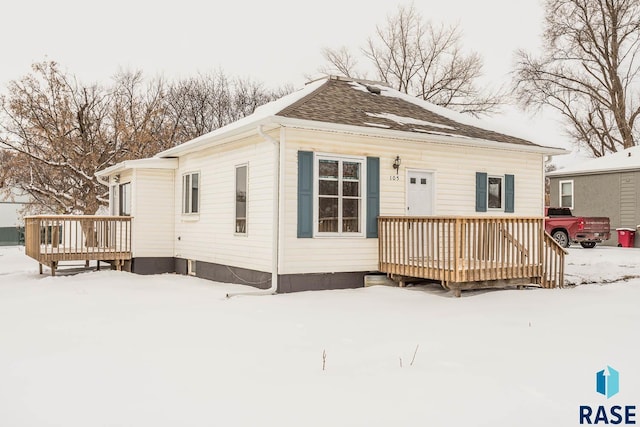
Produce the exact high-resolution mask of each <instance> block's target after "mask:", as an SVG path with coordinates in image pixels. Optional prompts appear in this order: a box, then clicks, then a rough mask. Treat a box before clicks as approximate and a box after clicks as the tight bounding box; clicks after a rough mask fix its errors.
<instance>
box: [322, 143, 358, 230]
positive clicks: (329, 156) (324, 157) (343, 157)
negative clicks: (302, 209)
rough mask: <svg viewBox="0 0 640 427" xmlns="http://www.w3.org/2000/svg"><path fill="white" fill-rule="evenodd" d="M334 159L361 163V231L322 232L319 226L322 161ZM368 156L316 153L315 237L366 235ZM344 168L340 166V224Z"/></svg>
mask: <svg viewBox="0 0 640 427" xmlns="http://www.w3.org/2000/svg"><path fill="white" fill-rule="evenodd" d="M321 160H334V161H338V162H353V163H359V164H360V218H359V226H358V228H359V230H360V231H359V232H357V233H352V232H345V231H339V232H337V233H334V232H321V231H319V230H318V228H319V225H320V223H319V208H320V200H319V198H320V194H319V193H320V188H319V187H320V161H321ZM366 176H367V158H366V157H364V156H347V155H336V154H325V153H315V154H314V157H313V237H341V238H350V237H357V238H364V237H365V236H366V232H365V231H366V230H365V228H366V218H367V203H366V202H367V198H366V195H367V187H366V185H367V180H366V179H365V178H366ZM341 182H342V168H341V167H339V168H338V224H339V225H341V224H342V198H343V196H342V185H340V183H341Z"/></svg>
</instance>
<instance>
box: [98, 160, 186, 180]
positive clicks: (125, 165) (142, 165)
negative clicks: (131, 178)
mask: <svg viewBox="0 0 640 427" xmlns="http://www.w3.org/2000/svg"><path fill="white" fill-rule="evenodd" d="M177 168H178V159H157V158H155V157H150V158H147V159H138V160H125V161H124V162H120V163H117V164H115V165H113V166H110V167H108V168H106V169H102V170H100V171H98V172H96V176H97V177H105V176H109V175H113V174H114V173H118V172H123V171H125V170H129V169H177Z"/></svg>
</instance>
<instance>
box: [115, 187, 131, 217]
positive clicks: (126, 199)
mask: <svg viewBox="0 0 640 427" xmlns="http://www.w3.org/2000/svg"><path fill="white" fill-rule="evenodd" d="M125 186H126V187H125ZM123 188H127V190H128V191H125V192H124V203H123V200H122V199H123V194H122V193H123V191H122V189H123ZM132 190H133V186H132V185H131V182H122V183H120V184H118V215H119V216H131V191H132ZM123 205H124V206H123ZM127 205H128V206H127ZM127 207H128V208H129V209H128V212H127V210H126V208H127Z"/></svg>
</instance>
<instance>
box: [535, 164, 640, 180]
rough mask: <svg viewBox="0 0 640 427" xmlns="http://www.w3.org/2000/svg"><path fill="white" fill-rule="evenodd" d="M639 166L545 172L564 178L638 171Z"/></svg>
mask: <svg viewBox="0 0 640 427" xmlns="http://www.w3.org/2000/svg"><path fill="white" fill-rule="evenodd" d="M639 170H640V168H638V167H637V166H629V167H623V168H616V169H611V168H602V169H588V170H579V169H576V170H568V171H564V170H562V169H560V170H557V171H553V172H547V174H546V175H547V176H548V177H549V178H564V177H569V176H577V175H581V176H582V175H603V174H607V173H618V172H637V171H639Z"/></svg>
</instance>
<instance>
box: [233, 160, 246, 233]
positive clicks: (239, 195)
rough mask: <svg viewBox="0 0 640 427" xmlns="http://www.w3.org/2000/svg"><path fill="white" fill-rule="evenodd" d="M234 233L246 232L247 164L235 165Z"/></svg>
mask: <svg viewBox="0 0 640 427" xmlns="http://www.w3.org/2000/svg"><path fill="white" fill-rule="evenodd" d="M236 233H240V234H246V233H247V165H242V166H236Z"/></svg>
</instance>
